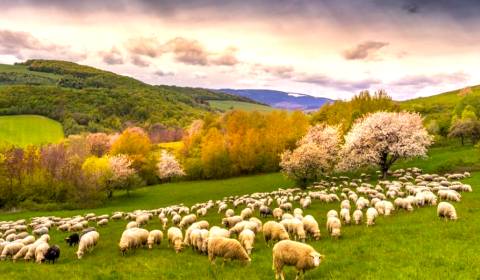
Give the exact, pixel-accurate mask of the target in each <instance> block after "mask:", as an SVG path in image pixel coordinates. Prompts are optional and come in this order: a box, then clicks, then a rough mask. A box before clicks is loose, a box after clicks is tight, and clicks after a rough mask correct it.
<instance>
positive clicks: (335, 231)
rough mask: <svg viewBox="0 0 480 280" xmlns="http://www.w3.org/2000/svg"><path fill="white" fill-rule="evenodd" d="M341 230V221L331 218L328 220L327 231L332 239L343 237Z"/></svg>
mask: <svg viewBox="0 0 480 280" xmlns="http://www.w3.org/2000/svg"><path fill="white" fill-rule="evenodd" d="M341 228H342V223H341V222H340V219H338V218H337V217H329V218H328V219H327V230H328V232H329V233H330V236H332V237H336V238H338V237H340V236H341V234H342V233H341Z"/></svg>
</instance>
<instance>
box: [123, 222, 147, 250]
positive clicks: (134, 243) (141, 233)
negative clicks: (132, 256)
mask: <svg viewBox="0 0 480 280" xmlns="http://www.w3.org/2000/svg"><path fill="white" fill-rule="evenodd" d="M148 236H149V232H148V231H147V230H146V229H142V228H130V229H126V230H125V231H124V232H123V233H122V236H121V238H120V242H119V243H118V247H120V251H121V252H122V255H125V252H126V251H127V250H129V249H135V248H138V247H140V246H143V245H145V244H147V242H148Z"/></svg>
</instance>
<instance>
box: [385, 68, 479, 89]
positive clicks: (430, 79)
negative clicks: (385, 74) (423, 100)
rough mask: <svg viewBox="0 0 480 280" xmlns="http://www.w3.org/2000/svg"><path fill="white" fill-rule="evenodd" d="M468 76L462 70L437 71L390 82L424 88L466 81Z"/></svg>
mask: <svg viewBox="0 0 480 280" xmlns="http://www.w3.org/2000/svg"><path fill="white" fill-rule="evenodd" d="M469 77H470V76H469V75H468V74H466V73H464V72H456V73H449V74H445V73H439V74H434V75H410V76H405V77H403V78H401V79H399V80H397V81H394V82H393V83H391V84H392V85H393V86H399V87H413V88H424V87H428V86H438V85H447V84H459V83H465V82H467V81H468V79H469Z"/></svg>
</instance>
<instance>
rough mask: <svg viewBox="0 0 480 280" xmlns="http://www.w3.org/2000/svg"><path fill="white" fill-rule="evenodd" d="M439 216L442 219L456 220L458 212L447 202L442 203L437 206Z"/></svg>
mask: <svg viewBox="0 0 480 280" xmlns="http://www.w3.org/2000/svg"><path fill="white" fill-rule="evenodd" d="M437 215H438V216H439V217H441V218H445V219H450V220H456V219H457V211H456V210H455V207H454V206H453V205H452V204H450V203H448V202H445V201H442V202H440V203H439V204H438V206H437Z"/></svg>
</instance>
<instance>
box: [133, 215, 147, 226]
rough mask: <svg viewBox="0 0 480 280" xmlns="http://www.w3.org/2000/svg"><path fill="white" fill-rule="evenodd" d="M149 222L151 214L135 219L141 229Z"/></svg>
mask: <svg viewBox="0 0 480 280" xmlns="http://www.w3.org/2000/svg"><path fill="white" fill-rule="evenodd" d="M149 220H150V215H149V214H142V215H139V216H137V218H136V219H135V222H137V225H138V226H139V227H141V226H143V225H146V224H147V223H148V221H149Z"/></svg>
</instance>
